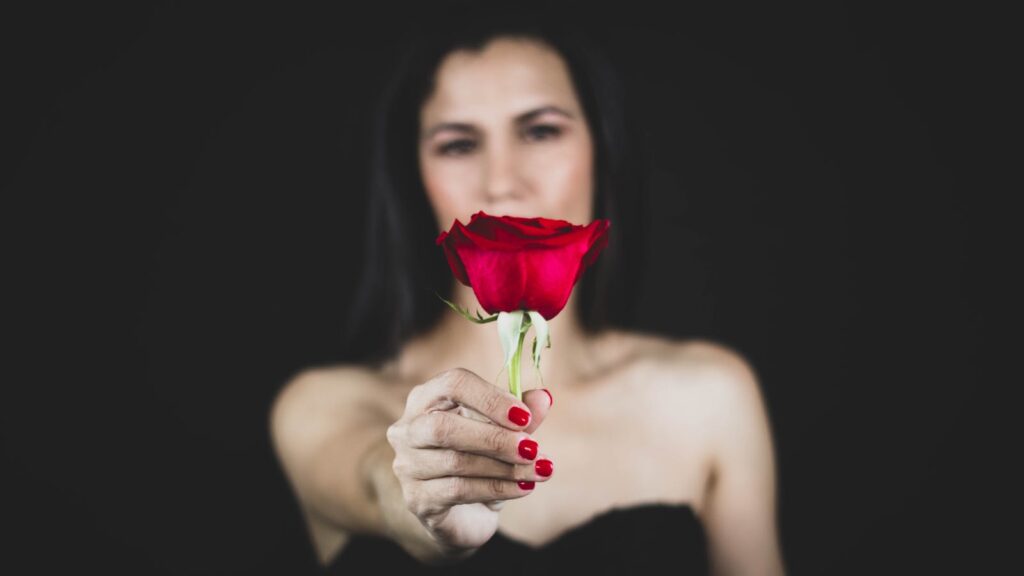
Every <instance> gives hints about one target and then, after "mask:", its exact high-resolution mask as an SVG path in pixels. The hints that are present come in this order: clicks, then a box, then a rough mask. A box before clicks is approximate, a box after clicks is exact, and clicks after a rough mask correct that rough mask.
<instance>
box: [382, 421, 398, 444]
mask: <svg viewBox="0 0 1024 576" xmlns="http://www.w3.org/2000/svg"><path fill="white" fill-rule="evenodd" d="M386 436H387V439H388V444H391V445H392V446H395V445H396V444H397V443H398V439H399V437H400V436H401V431H400V430H399V425H398V423H397V422H396V423H395V424H392V425H391V426H388V430H387V433H386Z"/></svg>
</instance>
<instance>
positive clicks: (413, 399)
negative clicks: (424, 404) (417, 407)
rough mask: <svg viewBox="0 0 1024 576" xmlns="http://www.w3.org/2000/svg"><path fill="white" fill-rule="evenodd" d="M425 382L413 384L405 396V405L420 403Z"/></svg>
mask: <svg viewBox="0 0 1024 576" xmlns="http://www.w3.org/2000/svg"><path fill="white" fill-rule="evenodd" d="M424 388H426V385H425V384H417V385H416V386H413V388H412V390H409V395H408V396H406V397H405V403H406V405H409V404H418V403H420V400H421V397H422V396H423V394H424Z"/></svg>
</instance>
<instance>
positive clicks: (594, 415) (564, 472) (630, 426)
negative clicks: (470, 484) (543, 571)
mask: <svg viewBox="0 0 1024 576" xmlns="http://www.w3.org/2000/svg"><path fill="white" fill-rule="evenodd" d="M597 396H598V397H596V398H579V399H576V400H577V404H576V405H575V406H573V409H572V413H571V414H558V413H557V412H555V411H554V410H557V408H555V409H553V411H552V412H551V413H549V414H548V416H547V419H546V420H545V422H544V423H543V424H542V425H541V427H540V428H539V429H538V430H537V431H536V432H535V433H534V434H533V437H534V439H536V440H537V442H538V444H539V450H540V453H541V454H542V455H544V456H546V457H548V458H550V459H551V460H552V461H553V462H554V467H555V472H554V475H553V476H552V477H551V479H550V480H548V481H547V482H543V483H537V486H536V489H535V490H534V492H533V493H532V494H530V495H529V496H526V497H524V498H519V499H517V500H512V501H508V502H506V504H505V507H504V509H503V510H502V513H501V518H500V521H499V530H501V532H502V533H504V534H506V535H507V536H509V537H511V538H514V539H517V540H520V541H523V542H527V543H529V544H531V545H534V546H538V545H543V544H544V543H546V542H548V541H550V540H552V539H554V538H556V537H557V536H558V535H559V534H561V533H563V532H565V531H567V530H569V529H571V528H573V527H574V526H578V525H580V524H582V523H584V522H586V521H588V520H589V519H591V518H593V517H594V516H596V515H598V514H601V513H604V512H607V511H608V510H610V509H612V508H616V507H628V506H634V505H641V504H647V503H669V504H689V505H691V506H692V507H693V508H694V510H696V511H699V510H701V509H702V506H703V497H704V492H705V488H706V485H707V479H708V476H709V473H710V458H709V457H708V448H707V446H705V445H704V442H702V440H701V439H702V438H703V436H704V435H703V434H701V433H700V430H699V422H697V421H696V420H695V419H694V420H693V421H687V419H686V415H685V413H680V414H678V415H677V417H676V418H673V419H671V421H666V414H665V412H664V411H662V410H657V409H651V404H649V403H648V402H647V401H640V399H638V398H635V399H634V400H635V402H632V403H630V402H628V401H627V402H622V401H620V402H617V403H609V402H608V399H606V398H600V397H599V394H598V395H597ZM570 402H571V401H570ZM566 403H567V402H563V404H562V406H565V405H566ZM566 411H567V412H568V410H566Z"/></svg>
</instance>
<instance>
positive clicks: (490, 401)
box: [480, 394, 505, 416]
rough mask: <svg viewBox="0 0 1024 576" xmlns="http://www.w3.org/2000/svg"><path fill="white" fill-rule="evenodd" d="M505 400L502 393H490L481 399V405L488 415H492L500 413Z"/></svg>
mask: <svg viewBox="0 0 1024 576" xmlns="http://www.w3.org/2000/svg"><path fill="white" fill-rule="evenodd" d="M504 401H505V399H504V398H502V397H501V395H500V394H488V395H486V396H485V397H484V399H483V400H482V401H481V406H480V407H481V408H483V409H484V413H485V414H486V415H488V416H490V415H491V414H497V413H499V411H500V410H501V407H502V404H503V403H504Z"/></svg>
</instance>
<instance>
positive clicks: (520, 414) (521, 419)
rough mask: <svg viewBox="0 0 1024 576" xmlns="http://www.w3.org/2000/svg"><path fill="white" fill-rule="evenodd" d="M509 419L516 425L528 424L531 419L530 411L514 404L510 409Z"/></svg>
mask: <svg viewBox="0 0 1024 576" xmlns="http://www.w3.org/2000/svg"><path fill="white" fill-rule="evenodd" d="M508 419H509V420H511V421H512V423H513V424H515V425H516V426H526V424H527V423H528V422H529V421H530V413H529V412H527V411H526V410H523V409H522V408H520V407H519V406H513V407H511V408H509V409H508Z"/></svg>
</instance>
